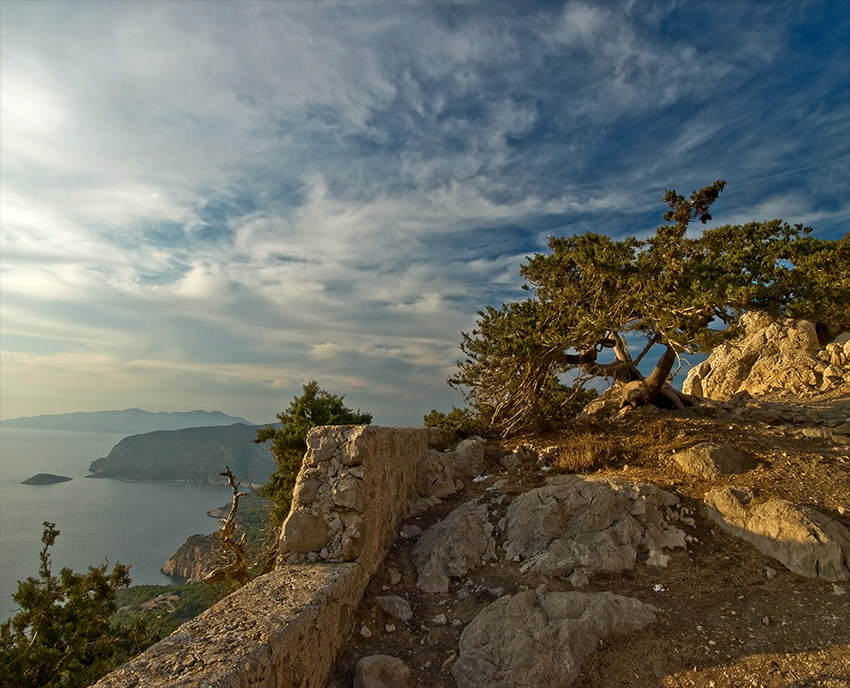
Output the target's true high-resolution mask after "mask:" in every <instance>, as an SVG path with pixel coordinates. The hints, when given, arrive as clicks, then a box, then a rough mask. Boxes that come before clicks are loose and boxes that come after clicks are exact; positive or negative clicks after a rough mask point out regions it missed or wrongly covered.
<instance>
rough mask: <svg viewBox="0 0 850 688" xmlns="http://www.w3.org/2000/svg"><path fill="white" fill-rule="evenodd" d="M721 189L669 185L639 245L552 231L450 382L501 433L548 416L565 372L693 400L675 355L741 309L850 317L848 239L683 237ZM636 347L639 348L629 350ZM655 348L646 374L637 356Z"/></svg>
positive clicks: (641, 400)
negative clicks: (659, 218)
mask: <svg viewBox="0 0 850 688" xmlns="http://www.w3.org/2000/svg"><path fill="white" fill-rule="evenodd" d="M725 186H726V183H725V182H723V181H716V182H714V184H712V185H711V186H707V187H705V188H703V189H702V190H700V191H694V192H693V193H692V194H691V196H690V198H689V199H688V198H685V197H683V196H679V195H678V194H677V193H676V192H675V191H668V192H667V194H666V195H665V197H664V202H665V203H666V204H667V205H668V206H669V207H670V210H669V211H668V212H666V213H664V215H663V217H664V220H665V221H666V222H667V223H668V224H664V225H662V226H660V227H659V228H658V229H657V230H656V232H655V235H654V236H652V237H650V238H648V239H646V240H639V239H637V238H635V237H627V238H625V239H623V240H620V241H615V240H612V239H610V238H609V237H607V236H604V235H600V234H593V233H590V232H589V233H587V234H583V235H581V236H571V237H566V238H555V237H552V238H551V239H550V240H549V247H550V249H551V252H550V253H549V254H546V255H541V254H538V255H535V256H533V257H532V258H531V259H530V260H529V261H528V263H527V264H525V265H523V266H522V268H521V273H522V276H523V277H524V278H525V280H526V282H527V285H526V289H528V290H529V291H531V292H532V294H533V296H532V297H531V298H529V299H526V300H525V301H520V302H515V303H509V304H504V305H502V307H501V308H499V309H496V308H492V307H487V308H486V310H484V311H480V312H479V320H478V325H477V328H476V329H475V330H473V331H472V333H470V334H466V333H464V334H463V340H462V343H461V349H462V350H463V352H464V354H465V355H466V359H465V360H463V361H460V362H458V369H459V371H458V373H457V374H456V375H454V376H453V377H451V378H450V379H449V384H451V385H452V386H455V387H458V388H460V389H461V390H462V392H463V393H464V396H465V398H466V400H467V402H468V403H469V405H470V407H471V408H472V409H473V411H475V412H476V413H478V414H479V415H482V416H483V417H486V418H488V419H489V424H490V426H491V427H492V428H494V429H497V430H499V431H501V432H502V433H503V434H508V433H512V432H516V431H519V430H522V429H527V428H529V427H533V426H535V425H537V424H539V423H540V422H542V421H545V420H547V419H548V418H549V417H550V414H551V412H552V409H553V408H555V409H557V404H553V403H552V401H553V400H552V391H553V390H554V389H557V381H558V379H559V377H560V376H561V375H563V374H565V373H568V372H572V373H573V374H574V375H575V376H577V384H578V385H581V384H583V383H584V382H585V381H586V380H589V379H591V378H604V379H606V380H610V381H613V385H614V389H613V390H612V394H613V396H614V397H616V398H618V400H619V402H620V404H621V405H625V404H630V405H639V404H654V405H656V406H668V407H677V408H681V407H682V406H683V405H687V404H689V403H692V401H693V400H692V398H690V397H687V396H686V395H683V394H682V393H681V392H679V391H678V390H676V389H674V388H673V387H672V386H671V385H670V384H669V379H670V377H671V372H672V369H673V366H674V364H675V362H676V359H677V357H678V356H679V354H682V353H707V352H709V351H710V350H711V349H712V348H713V347H714V346H715V345H716V344H718V343H720V342H721V341H723V340H724V339H726V338H728V337H731V336H733V335H735V334H736V328H735V325H736V323H737V322H738V320H739V318H740V316H741V315H742V314H743V313H744V312H745V311H748V310H760V311H766V312H768V313H771V314H774V315H780V314H782V315H789V316H791V317H797V318H799V317H805V318H808V319H811V320H814V321H815V322H822V323H834V324H839V325H841V324H847V323H850V305H848V304H850V235H848V236H845V237H844V238H843V239H841V240H839V241H830V240H821V239H816V238H814V237H811V236H809V235H810V232H811V229H810V228H806V227H803V226H802V225H795V226H791V225H788V224H787V223H783V222H782V221H780V220H771V221H769V222H751V223H749V224H746V225H735V226H730V225H726V226H722V227H716V228H714V229H710V230H707V231H704V232H703V233H702V235H701V236H694V235H692V234H690V233H689V231H688V228H689V225H690V224H691V223H692V222H693V221H694V220H697V219H698V220H700V221H701V222H703V223H704V222H707V221H708V220H710V219H711V215H710V214H709V212H708V210H709V208H710V206H711V205H712V203H714V201H715V200H717V197H718V196H719V194H720V192H721V191H722V190H723V188H724V187H725ZM641 340H643V341H642V342H641ZM635 342H638V344H643V349H642V351H641V352H640V353H639V354H638V355H637V356H636V357H633V356H632V353H631V351H630V347H632V346H635ZM655 352H660V356H659V358H658V359H657V362H656V364H655V368H654V370H653V371H652V372H651V373H650V374H649V375H648V376H646V377H644V375H642V374H641V373H640V372H639V370H638V365H639V364H640V363H641V361H642V360H643V359H644V358H645V357H646V356H649V355H656V354H655Z"/></svg>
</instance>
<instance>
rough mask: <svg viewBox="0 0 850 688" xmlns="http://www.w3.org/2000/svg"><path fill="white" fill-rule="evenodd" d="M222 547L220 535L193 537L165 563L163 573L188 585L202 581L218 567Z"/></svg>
mask: <svg viewBox="0 0 850 688" xmlns="http://www.w3.org/2000/svg"><path fill="white" fill-rule="evenodd" d="M220 546H221V544H220V542H219V539H218V533H212V534H210V535H191V536H190V537H188V538H187V539H186V542H184V543H183V544H182V545H181V546H180V549H178V550H177V552H175V553H174V555H173V556H172V557H171V558H170V559H169V560H168V561H167V562H165V566H163V567H162V572H163V573H164V574H165V575H166V576H172V577H175V578H183V579H185V580H186V582H187V583H197V582H198V581H202V580H204V578H206V577H207V575H208V574H210V573H212V572H213V571H214V570H215V569H216V568H217V567H218V564H219V563H220V562H219V560H218V559H219V558H218V556H217V552H218V550H219V547H220Z"/></svg>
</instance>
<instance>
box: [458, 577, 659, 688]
mask: <svg viewBox="0 0 850 688" xmlns="http://www.w3.org/2000/svg"><path fill="white" fill-rule="evenodd" d="M657 611H658V610H657V609H655V608H654V607H652V606H651V605H648V604H644V603H642V602H640V601H638V600H635V599H632V598H628V597H623V596H621V595H616V594H614V593H610V592H602V593H596V594H590V593H581V592H549V591H547V590H546V588H545V586H541V587H540V588H538V589H537V590H528V591H526V592H522V593H519V594H517V595H513V596H510V597H503V598H501V599H498V600H496V601H495V602H493V604H491V605H490V606H489V607H487V608H486V609H485V610H484V611H482V612H481V613H480V614H479V615H478V616H477V617H475V619H473V620H472V622H471V623H470V624H469V625H468V626H467V627H466V628H465V629H464V631H463V633H462V634H461V636H460V645H459V650H460V654H459V657H458V659H457V662H455V664H454V666H453V667H452V674H453V675H454V678H455V681H456V682H457V685H458V688H516V686H535V688H563V686H568V685H570V684H571V683H572V682H573V681H574V680H575V679H576V678H577V677H578V675H579V667H580V665H581V662H582V660H583V659H585V658H586V657H587V656H588V655H589V654H591V653H592V652H593V651H594V650H595V649H596V647H597V646H598V644H599V641H600V640H601V639H602V638H605V637H607V636H609V635H612V634H615V633H628V632H631V631H635V630H638V629H640V628H643V627H644V626H646V625H647V624H650V623H652V622H653V621H655V614H656V612H657Z"/></svg>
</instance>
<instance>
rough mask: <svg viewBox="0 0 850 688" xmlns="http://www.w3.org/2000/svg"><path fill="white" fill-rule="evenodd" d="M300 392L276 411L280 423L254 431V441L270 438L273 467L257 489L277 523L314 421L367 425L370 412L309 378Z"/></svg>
mask: <svg viewBox="0 0 850 688" xmlns="http://www.w3.org/2000/svg"><path fill="white" fill-rule="evenodd" d="M303 389H304V393H303V394H302V395H301V396H300V397H296V398H295V399H293V400H292V402H291V403H290V404H289V408H288V409H287V410H286V411H284V412H283V413H280V414H278V416H277V418H278V420H279V421H280V427H273V426H269V427H267V428H263V429H262V430H259V431H257V437H256V439H255V440H254V441H255V442H257V443H262V442H268V441H271V443H272V445H271V450H272V454H273V455H274V458H275V460H276V461H277V466H278V468H277V471H275V472H274V473H273V474H272V475H271V476H270V477H269V481H268V482H267V483H266V484H265V485H263V486H262V487H261V488H260V489H259V490H258V493H259V494H260V496H262V497H265V498H266V499H269V500H270V501H271V502H272V508H271V514H270V515H271V520H272V524H273V525H275V526H278V525H281V524H282V523H283V521H284V520H285V519H286V516H287V515H288V514H289V507H290V505H291V504H292V490H293V488H294V487H295V479H296V478H297V477H298V471H299V470H300V468H301V460H302V459H303V458H304V452H305V450H306V442H307V433H308V432H309V431H310V428H313V427H315V426H318V425H368V424H370V423H371V422H372V414H370V413H361V412H360V410H359V409H358V410H357V411H353V410H351V409H350V408H348V407H347V406H345V404H344V403H343V399H344V397H342V396H337V395H335V394H330V393H329V392H326V391H325V390H323V389H321V388H320V387H319V384H318V383H317V382H316V381H315V380H313V381H312V382H309V383H307V384H306V385H303Z"/></svg>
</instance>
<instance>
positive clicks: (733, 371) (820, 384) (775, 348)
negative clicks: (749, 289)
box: [682, 313, 850, 400]
mask: <svg viewBox="0 0 850 688" xmlns="http://www.w3.org/2000/svg"><path fill="white" fill-rule="evenodd" d="M741 322H742V323H743V325H744V334H743V335H742V336H741V337H739V338H738V339H736V340H734V341H731V342H727V343H726V344H723V345H721V346H718V347H717V348H716V349H715V350H714V351H713V352H712V354H711V356H709V357H708V359H707V360H705V361H703V362H702V363H701V364H700V365H698V366H696V367H695V368H693V369H692V370H691V371H690V373H688V377H687V379H686V380H685V383H684V385H683V387H682V389H683V391H684V392H685V393H686V394H693V395H694V396H701V397H708V398H709V399H720V400H725V399H728V398H729V397H731V396H732V395H733V394H736V393H738V392H747V393H749V394H750V395H752V396H754V397H778V398H783V397H785V398H796V399H799V398H804V399H806V398H812V397H816V396H819V395H823V394H827V395H839V394H847V393H850V337H848V333H843V334H840V335H838V336H834V337H831V338H830V339H831V340H832V341H828V342H825V343H824V342H821V339H820V338H819V337H818V330H817V327H816V326H815V324H814V323H811V322H808V321H806V320H797V321H795V320H790V319H775V318H771V317H769V316H767V315H765V314H763V313H747V314H745V315H744V317H743V318H742V320H741Z"/></svg>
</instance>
